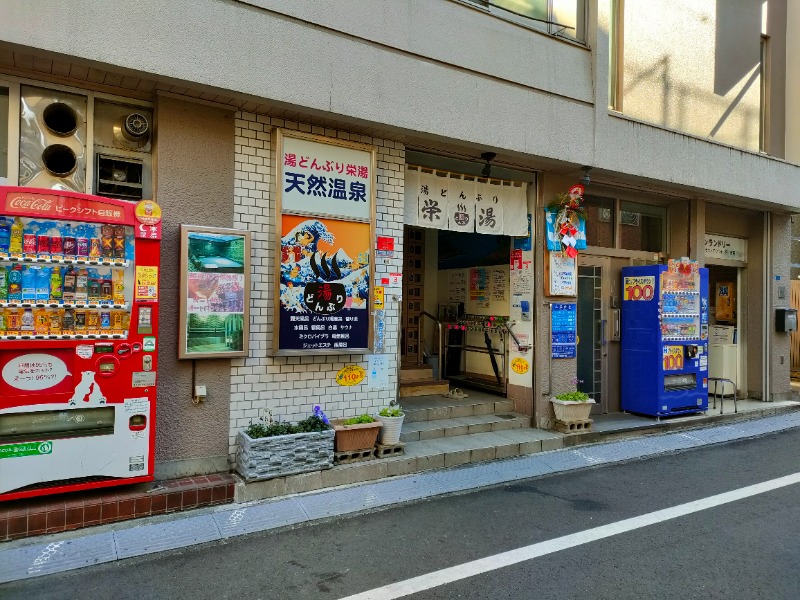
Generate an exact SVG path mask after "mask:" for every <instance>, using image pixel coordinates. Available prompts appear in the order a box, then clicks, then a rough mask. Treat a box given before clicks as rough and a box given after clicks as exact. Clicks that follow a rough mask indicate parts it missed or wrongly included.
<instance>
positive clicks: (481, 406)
mask: <svg viewBox="0 0 800 600" xmlns="http://www.w3.org/2000/svg"><path fill="white" fill-rule="evenodd" d="M400 406H402V407H403V412H404V413H405V414H406V418H405V421H404V422H403V426H404V427H405V424H406V423H418V422H420V421H436V420H439V419H456V418H458V417H472V416H475V415H491V414H508V413H510V412H512V411H513V410H514V403H513V402H512V401H511V400H506V399H505V398H502V397H500V396H491V395H489V394H483V393H480V392H476V393H470V395H469V396H468V397H467V398H443V397H442V396H441V395H427V396H420V397H417V398H405V399H403V400H401V401H400Z"/></svg>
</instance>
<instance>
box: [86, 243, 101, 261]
mask: <svg viewBox="0 0 800 600" xmlns="http://www.w3.org/2000/svg"><path fill="white" fill-rule="evenodd" d="M100 255H101V244H100V238H92V239H91V240H89V256H90V257H91V258H100Z"/></svg>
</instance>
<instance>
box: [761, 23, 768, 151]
mask: <svg viewBox="0 0 800 600" xmlns="http://www.w3.org/2000/svg"><path fill="white" fill-rule="evenodd" d="M769 48H770V47H769V37H767V36H766V35H762V36H761V67H760V71H761V73H760V75H761V77H760V79H761V113H760V115H759V136H758V148H759V150H761V151H762V152H768V151H769V79H770V77H769V69H770V64H769V63H770V61H769Z"/></svg>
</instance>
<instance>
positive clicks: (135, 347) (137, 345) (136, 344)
mask: <svg viewBox="0 0 800 600" xmlns="http://www.w3.org/2000/svg"><path fill="white" fill-rule="evenodd" d="M131 349H132V350H133V351H134V352H141V351H142V345H141V344H140V343H139V342H134V343H133V345H132V346H131Z"/></svg>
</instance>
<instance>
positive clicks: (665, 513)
mask: <svg viewBox="0 0 800 600" xmlns="http://www.w3.org/2000/svg"><path fill="white" fill-rule="evenodd" d="M796 483H800V473H794V474H792V475H786V476H785V477H779V478H777V479H772V480H770V481H764V482H762V483H757V484H755V485H750V486H747V487H743V488H740V489H738V490H732V491H730V492H725V493H724V494H717V495H716V496H709V497H708V498H701V499H700V500H695V501H693V502H687V503H686V504H679V505H677V506H673V507H671V508H665V509H663V510H657V511H655V512H651V513H647V514H645V515H640V516H638V517H632V518H630V519H624V520H622V521H617V522H616V523H609V524H608V525H602V526H600V527H595V528H594V529H587V530H586V531H579V532H578V533H572V534H570V535H565V536H562V537H558V538H555V539H552V540H547V541H546V542H539V543H538V544H531V545H530V546H524V547H522V548H517V549H516V550H509V551H508V552H501V553H500V554H495V555H493V556H487V557H485V558H481V559H478V560H473V561H471V562H467V563H463V564H461V565H456V566H454V567H449V568H447V569H441V570H440V571H434V572H432V573H427V574H425V575H420V576H419V577H413V578H411V579H406V580H405V581H398V582H396V583H391V584H389V585H385V586H383V587H379V588H375V589H372V590H367V591H366V592H361V593H360V594H354V595H352V596H347V597H346V598H342V599H341V600H394V599H395V598H402V597H404V596H408V595H410V594H415V593H417V592H421V591H424V590H429V589H432V588H435V587H439V586H442V585H447V584H448V583H453V582H455V581H459V580H461V579H466V578H468V577H474V576H475V575H480V574H481V573H488V572H489V571H495V570H497V569H502V568H503V567H508V566H510V565H515V564H517V563H521V562H524V561H526V560H531V559H534V558H538V557H540V556H546V555H547V554H552V553H554V552H559V551H560V550H566V549H568V548H574V547H576V546H581V545H583V544H588V543H590V542H595V541H597V540H601V539H603V538H607V537H611V536H615V535H619V534H621V533H626V532H628V531H633V530H635V529H641V528H642V527H648V526H649V525H655V524H657V523H663V522H664V521H669V520H670V519H677V518H679V517H683V516H685V515H690V514H692V513H696V512H700V511H703V510H708V509H709V508H714V507H716V506H721V505H723V504H728V503H730V502H736V501H737V500H743V499H744V498H750V497H751V496H757V495H758V494H764V493H766V492H770V491H772V490H777V489H780V488H783V487H787V486H790V485H794V484H796Z"/></svg>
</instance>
